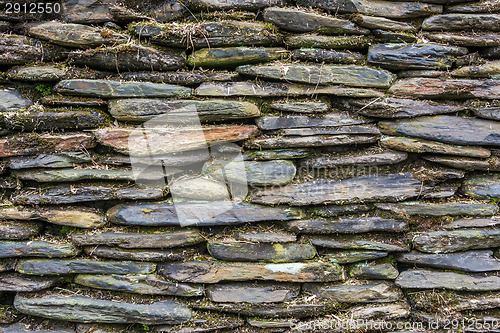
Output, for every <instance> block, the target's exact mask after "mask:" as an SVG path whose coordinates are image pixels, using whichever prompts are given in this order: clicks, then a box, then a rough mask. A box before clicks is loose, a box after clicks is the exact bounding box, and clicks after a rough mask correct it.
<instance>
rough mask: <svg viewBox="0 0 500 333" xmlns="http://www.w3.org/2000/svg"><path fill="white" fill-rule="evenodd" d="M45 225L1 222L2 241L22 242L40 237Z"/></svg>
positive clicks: (24, 222) (0, 234)
mask: <svg viewBox="0 0 500 333" xmlns="http://www.w3.org/2000/svg"><path fill="white" fill-rule="evenodd" d="M42 229H43V224H42V223H40V222H36V221H33V222H31V221H0V239H5V240H22V239H28V238H31V237H33V236H36V235H38V234H39V233H40V232H41V231H42Z"/></svg>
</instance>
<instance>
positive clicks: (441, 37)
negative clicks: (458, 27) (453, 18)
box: [423, 31, 500, 47]
mask: <svg viewBox="0 0 500 333" xmlns="http://www.w3.org/2000/svg"><path fill="white" fill-rule="evenodd" d="M423 36H424V37H425V38H427V39H429V40H431V41H434V42H436V43H445V44H452V45H458V46H467V47H469V46H470V47H497V46H499V45H500V33H497V32H487V31H486V32H482V31H477V32H476V31H474V32H468V31H467V32H464V31H460V32H448V31H447V32H424V33H423Z"/></svg>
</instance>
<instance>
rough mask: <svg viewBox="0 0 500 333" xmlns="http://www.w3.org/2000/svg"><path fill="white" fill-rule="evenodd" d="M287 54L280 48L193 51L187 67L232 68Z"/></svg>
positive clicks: (226, 48)
mask: <svg viewBox="0 0 500 333" xmlns="http://www.w3.org/2000/svg"><path fill="white" fill-rule="evenodd" d="M288 54H289V51H287V50H286V49H284V48H281V47H245V46H240V47H224V48H222V47H221V48H208V49H201V50H197V51H194V52H193V53H192V54H191V55H189V57H188V61H187V63H188V65H190V66H193V67H202V68H221V69H227V68H234V67H237V66H240V65H248V64H257V63H261V62H268V61H273V60H278V59H281V58H284V57H286V56H287V55H288Z"/></svg>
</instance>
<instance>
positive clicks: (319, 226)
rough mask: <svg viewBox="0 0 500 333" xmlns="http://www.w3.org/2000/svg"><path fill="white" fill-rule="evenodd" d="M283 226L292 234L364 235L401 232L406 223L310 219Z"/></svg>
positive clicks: (372, 219)
mask: <svg viewBox="0 0 500 333" xmlns="http://www.w3.org/2000/svg"><path fill="white" fill-rule="evenodd" d="M283 226H284V227H285V228H286V229H288V230H291V231H293V232H300V233H313V234H325V233H326V234H329V233H347V234H350V233H353V234H356V233H364V232H371V231H403V230H405V229H407V228H408V223H407V222H404V221H398V220H394V219H385V218H382V217H354V218H341V219H337V220H326V219H312V220H297V221H288V222H284V224H283Z"/></svg>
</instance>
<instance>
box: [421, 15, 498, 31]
mask: <svg viewBox="0 0 500 333" xmlns="http://www.w3.org/2000/svg"><path fill="white" fill-rule="evenodd" d="M422 29H423V30H437V31H449V30H486V31H500V15H498V14H467V13H464V14H462V13H461V14H454V13H453V14H443V15H435V16H431V17H429V18H426V19H425V20H424V22H422Z"/></svg>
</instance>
